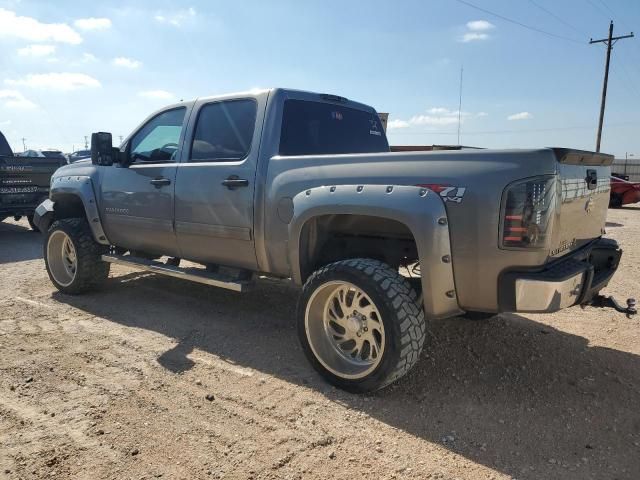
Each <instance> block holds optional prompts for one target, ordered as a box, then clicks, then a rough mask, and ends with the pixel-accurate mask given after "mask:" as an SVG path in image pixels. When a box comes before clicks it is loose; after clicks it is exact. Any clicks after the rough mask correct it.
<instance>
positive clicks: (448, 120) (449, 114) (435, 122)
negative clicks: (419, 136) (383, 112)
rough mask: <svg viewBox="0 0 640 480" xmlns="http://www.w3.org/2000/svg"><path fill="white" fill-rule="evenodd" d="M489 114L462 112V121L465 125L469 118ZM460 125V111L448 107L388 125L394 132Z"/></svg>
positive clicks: (432, 109)
mask: <svg viewBox="0 0 640 480" xmlns="http://www.w3.org/2000/svg"><path fill="white" fill-rule="evenodd" d="M486 116H487V113H485V112H479V113H471V112H460V121H461V122H462V123H463V122H464V121H465V119H468V118H480V117H486ZM457 123H458V110H450V109H448V108H446V107H432V108H430V109H428V110H427V115H424V114H423V115H414V116H413V117H411V118H410V119H409V120H401V119H394V120H390V121H389V123H387V129H389V130H394V129H400V128H409V127H414V126H425V125H426V126H446V125H455V124H457Z"/></svg>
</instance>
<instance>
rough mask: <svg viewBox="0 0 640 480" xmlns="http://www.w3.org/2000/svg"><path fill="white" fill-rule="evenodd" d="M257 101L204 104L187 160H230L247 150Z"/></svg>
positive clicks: (251, 136)
mask: <svg viewBox="0 0 640 480" xmlns="http://www.w3.org/2000/svg"><path fill="white" fill-rule="evenodd" d="M256 112H257V104H256V102H255V100H253V99H245V100H229V101H222V102H215V103H209V104H207V105H204V106H203V107H202V108H201V109H200V112H199V114H198V120H197V122H196V130H195V133H194V135H193V142H192V144H191V155H190V157H189V161H190V162H233V161H239V160H242V159H244V158H245V157H246V156H247V155H248V154H249V151H250V150H251V140H252V139H253V131H254V129H255V123H256Z"/></svg>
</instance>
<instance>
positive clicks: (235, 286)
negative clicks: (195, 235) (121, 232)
mask: <svg viewBox="0 0 640 480" xmlns="http://www.w3.org/2000/svg"><path fill="white" fill-rule="evenodd" d="M102 260H103V261H104V262H109V263H117V264H118V265H125V266H127V267H131V268H135V269H138V270H146V271H148V272H153V273H159V274H161V275H167V276H169V277H176V278H182V279H184V280H190V281H192V282H197V283H204V284H205V285H211V286H214V287H220V288H226V289H227V290H233V291H234V292H246V291H247V289H248V288H249V287H250V286H251V282H250V281H247V280H244V281H242V280H234V279H232V278H230V277H228V276H225V275H220V274H218V273H211V272H207V271H204V270H202V269H199V268H194V267H191V268H181V267H174V266H172V265H166V264H164V263H162V262H156V261H154V260H147V259H145V258H139V257H131V256H129V255H126V256H125V255H112V254H109V255H102Z"/></svg>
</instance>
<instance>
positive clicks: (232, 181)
mask: <svg viewBox="0 0 640 480" xmlns="http://www.w3.org/2000/svg"><path fill="white" fill-rule="evenodd" d="M222 185H224V186H225V187H227V188H228V189H229V190H234V189H236V188H238V187H248V186H249V180H247V179H245V178H238V176H237V175H231V176H230V177H229V178H227V179H226V180H223V181H222Z"/></svg>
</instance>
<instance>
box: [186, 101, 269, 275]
mask: <svg viewBox="0 0 640 480" xmlns="http://www.w3.org/2000/svg"><path fill="white" fill-rule="evenodd" d="M258 111H264V108H263V107H262V108H258V101H257V100H256V99H254V98H247V99H237V98H236V99H229V100H218V101H211V100H200V101H198V103H196V106H195V107H194V114H193V115H192V116H191V118H192V119H193V120H192V121H191V122H190V126H189V133H188V134H187V141H186V142H185V151H184V153H183V155H182V162H181V163H180V164H179V166H178V172H177V176H176V190H175V195H176V207H175V212H176V216H175V227H176V234H177V237H178V245H179V247H180V251H181V254H182V257H183V258H185V259H189V260H194V261H198V262H202V263H217V264H222V265H228V266H233V267H239V268H247V269H256V268H257V262H256V255H255V247H254V234H253V213H254V212H253V195H254V189H255V185H254V183H255V177H256V162H257V158H258V145H259V132H257V131H256V130H258V129H257V128H256V127H255V126H256V124H257V125H261V121H262V115H258ZM196 113H197V114H196ZM258 116H260V118H257V117H258Z"/></svg>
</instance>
